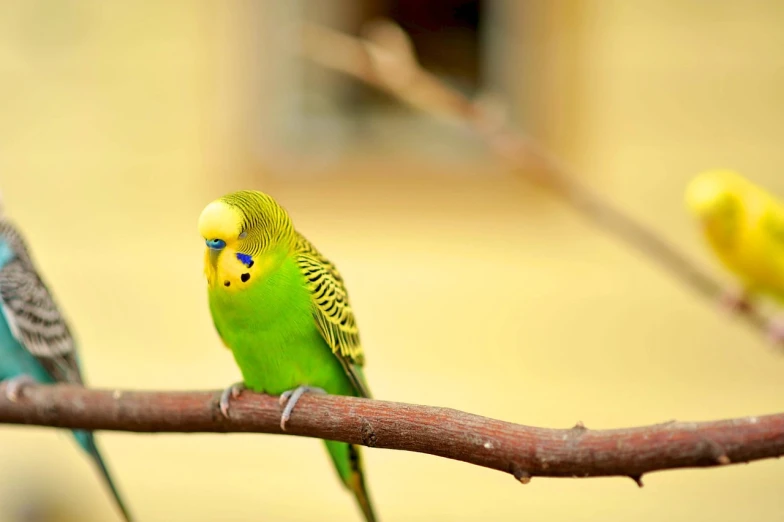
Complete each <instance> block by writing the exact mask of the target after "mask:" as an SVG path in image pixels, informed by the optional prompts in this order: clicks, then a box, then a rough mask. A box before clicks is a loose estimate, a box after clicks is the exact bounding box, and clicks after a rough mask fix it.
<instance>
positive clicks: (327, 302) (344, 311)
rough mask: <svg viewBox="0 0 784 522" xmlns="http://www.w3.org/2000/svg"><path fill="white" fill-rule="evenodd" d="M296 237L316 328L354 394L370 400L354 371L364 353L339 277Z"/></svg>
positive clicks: (329, 264)
mask: <svg viewBox="0 0 784 522" xmlns="http://www.w3.org/2000/svg"><path fill="white" fill-rule="evenodd" d="M298 236H299V237H298V239H297V245H296V250H297V264H298V265H299V268H300V270H302V274H303V275H304V276H305V280H306V283H307V285H308V288H309V289H310V292H311V296H312V301H313V318H314V320H315V321H316V326H317V327H318V330H319V332H320V333H321V336H322V337H323V338H324V340H325V341H326V343H327V345H328V346H329V347H330V349H331V350H332V353H334V354H335V356H336V357H337V358H338V359H339V360H340V363H341V364H342V365H343V368H344V369H345V371H346V374H347V375H348V377H349V378H350V379H351V382H352V384H353V385H354V388H355V389H356V390H357V392H358V393H359V394H360V395H361V396H362V397H370V391H369V390H368V387H367V385H366V384H365V380H364V378H363V377H362V375H361V373H360V372H359V371H358V369H357V368H358V367H361V366H362V365H363V364H364V363H365V354H364V352H363V351H362V344H361V343H360V340H359V328H357V321H356V319H355V318H354V312H353V311H352V310H351V304H350V303H349V300H348V292H347V291H346V287H345V284H344V283H343V278H342V277H341V276H340V272H338V269H337V268H336V267H335V265H333V264H332V263H331V262H330V261H329V260H328V259H327V258H325V257H324V256H323V255H321V253H319V252H318V250H316V248H315V247H314V246H313V245H312V244H310V242H309V241H308V240H307V239H305V238H304V237H302V236H301V235H299V234H298Z"/></svg>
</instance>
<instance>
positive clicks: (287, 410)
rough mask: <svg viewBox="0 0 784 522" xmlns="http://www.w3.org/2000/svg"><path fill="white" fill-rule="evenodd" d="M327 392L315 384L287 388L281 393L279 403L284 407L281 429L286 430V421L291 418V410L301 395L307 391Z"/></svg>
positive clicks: (281, 416)
mask: <svg viewBox="0 0 784 522" xmlns="http://www.w3.org/2000/svg"><path fill="white" fill-rule="evenodd" d="M308 392H310V393H327V392H326V391H324V390H323V389H321V388H316V387H313V386H298V387H296V388H294V389H293V390H286V391H284V392H283V393H281V394H280V398H279V399H278V404H280V406H281V407H283V413H282V414H281V415H280V429H282V430H283V431H286V423H287V422H288V421H289V419H290V418H291V412H292V411H294V406H296V405H297V401H299V399H300V397H302V395H303V394H305V393H308Z"/></svg>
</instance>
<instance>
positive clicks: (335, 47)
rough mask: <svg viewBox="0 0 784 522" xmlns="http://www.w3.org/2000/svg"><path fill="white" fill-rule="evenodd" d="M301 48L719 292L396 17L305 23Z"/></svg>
mask: <svg viewBox="0 0 784 522" xmlns="http://www.w3.org/2000/svg"><path fill="white" fill-rule="evenodd" d="M301 52H302V54H303V55H304V56H305V57H306V58H308V59H310V60H312V61H313V62H315V63H318V64H320V65H322V66H324V67H327V68H329V69H333V70H336V71H340V72H342V73H344V74H347V75H349V76H352V77H354V78H356V79H357V80H360V81H362V82H364V83H366V84H368V85H372V86H374V87H376V88H378V89H380V90H383V91H385V92H387V93H389V94H390V95H392V96H394V97H396V98H398V99H399V100H401V101H403V102H405V103H408V104H410V105H412V106H414V107H416V108H418V109H420V110H422V111H423V112H427V113H430V114H433V115H439V116H446V117H449V118H451V119H454V120H457V121H460V122H463V123H464V124H465V125H466V126H468V127H469V128H471V129H473V130H474V131H475V132H476V133H477V134H478V135H479V136H480V137H481V138H482V139H483V141H484V142H485V143H486V145H487V146H488V148H489V149H490V150H491V151H493V152H494V153H495V154H496V155H497V156H498V157H499V158H500V159H502V160H503V161H504V162H505V163H506V164H508V165H509V167H510V168H511V169H512V170H514V171H515V172H517V173H519V174H521V175H523V176H525V177H526V178H527V179H529V180H531V181H534V182H536V183H538V184H540V185H544V186H546V187H549V188H550V189H551V190H553V191H554V192H555V193H556V194H558V195H559V196H560V197H562V198H563V199H564V200H565V201H566V202H567V203H569V204H570V205H571V206H572V207H574V208H575V209H576V210H577V211H578V212H579V213H581V214H582V215H583V216H584V217H586V218H588V219H589V220H590V221H591V222H593V223H594V224H596V225H597V226H598V227H599V228H601V229H604V230H605V231H607V232H609V233H611V234H613V235H615V236H616V237H617V238H619V239H621V240H623V241H625V242H626V243H628V244H630V245H632V246H633V247H634V248H636V249H637V250H639V251H640V252H642V253H643V254H644V255H646V256H647V257H648V258H650V259H652V260H654V261H656V262H658V263H659V265H660V266H662V267H663V268H665V269H666V270H667V271H668V272H669V273H670V274H672V275H673V276H675V277H676V278H677V279H679V280H680V281H681V282H682V283H684V284H686V285H687V286H689V287H690V288H692V289H693V290H694V291H696V292H697V293H699V294H700V295H702V296H704V297H705V298H707V299H709V300H710V301H712V302H714V303H718V301H719V300H720V298H721V297H722V295H724V293H725V290H724V288H723V286H722V284H721V283H719V282H718V281H717V280H716V279H714V278H713V277H711V276H710V275H709V274H708V273H706V272H705V271H704V270H703V269H701V268H700V267H699V266H698V265H697V264H696V263H695V262H694V261H692V260H690V259H689V258H688V257H687V256H686V255H684V254H683V253H681V252H680V251H678V249H676V248H675V247H674V246H673V245H671V244H670V243H669V242H667V241H666V240H664V239H663V238H661V237H660V236H659V235H658V234H657V233H656V232H654V231H653V230H651V229H650V228H648V227H646V226H645V225H643V224H642V223H640V222H639V221H637V220H636V219H634V218H632V217H630V216H629V215H627V214H625V213H624V212H622V211H621V210H619V209H618V208H616V207H615V206H614V205H613V204H611V203H610V202H608V201H606V200H605V199H604V198H602V197H601V196H599V195H598V194H596V193H594V192H592V191H590V190H589V189H588V188H586V187H584V186H582V185H581V184H580V183H578V182H577V181H576V180H577V179H578V177H577V176H575V175H574V174H573V173H572V172H571V170H570V169H569V168H568V167H567V166H566V165H564V164H563V163H562V162H561V161H560V160H559V159H558V158H557V157H556V156H555V155H554V154H552V153H550V152H548V151H547V150H545V149H544V148H543V147H541V146H540V145H538V144H537V143H536V142H535V141H534V140H532V139H531V138H529V137H527V136H525V135H523V134H521V133H518V132H516V131H515V130H513V129H512V128H510V127H509V126H507V125H505V124H504V122H503V121H502V120H500V119H499V118H497V117H494V116H493V114H492V113H491V112H490V111H488V110H487V109H486V108H485V107H483V106H482V105H481V104H478V103H475V102H473V101H472V100H470V99H469V98H467V97H466V96H464V95H463V94H461V93H460V92H458V91H456V90H455V89H452V88H451V87H449V86H447V85H446V84H444V83H443V82H442V81H440V80H439V79H438V78H437V77H436V76H435V75H433V74H431V73H429V72H427V71H426V70H425V69H423V68H422V67H421V66H420V65H419V64H418V62H417V59H416V56H415V55H414V51H413V47H412V45H411V42H410V41H409V39H408V36H407V35H406V34H405V32H403V30H402V29H400V28H399V27H398V26H397V25H395V24H393V23H391V22H388V21H379V22H375V23H373V24H371V25H369V26H368V28H367V31H366V38H365V39H363V38H356V37H353V36H350V35H347V34H344V33H341V32H338V31H334V30H332V29H329V28H326V27H322V26H318V25H312V24H305V25H304V26H303V45H302V49H301ZM738 313H739V314H741V315H742V316H743V317H745V319H746V320H747V322H748V323H749V324H750V325H751V326H753V327H755V328H756V329H758V330H761V331H764V330H765V328H766V327H767V325H768V319H767V318H766V317H765V315H763V314H762V313H761V312H760V311H759V310H758V309H757V308H756V307H753V306H747V307H743V308H741V309H739V310H738Z"/></svg>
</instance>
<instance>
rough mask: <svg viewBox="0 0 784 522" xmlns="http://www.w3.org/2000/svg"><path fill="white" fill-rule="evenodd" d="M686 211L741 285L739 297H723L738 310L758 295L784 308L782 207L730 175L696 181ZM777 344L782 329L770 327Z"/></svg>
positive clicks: (688, 194) (779, 323) (783, 337)
mask: <svg viewBox="0 0 784 522" xmlns="http://www.w3.org/2000/svg"><path fill="white" fill-rule="evenodd" d="M686 205H687V207H688V208H689V209H690V210H691V212H692V213H693V214H694V215H695V217H696V218H697V219H698V221H699V223H700V225H701V228H702V232H703V235H704V236H705V239H706V240H707V243H708V245H709V246H710V247H711V250H712V251H713V253H714V254H715V255H716V257H718V259H719V260H720V261H721V263H722V264H723V265H724V266H725V267H726V268H727V269H728V270H729V271H730V272H732V273H733V274H734V275H735V276H736V277H737V278H738V279H739V281H740V284H741V287H742V295H741V296H725V298H726V299H727V301H728V304H730V306H733V307H737V306H739V305H741V304H742V303H744V302H745V301H746V299H748V298H751V297H754V296H756V295H767V296H768V297H771V298H772V299H774V300H775V301H777V302H778V303H780V304H781V303H784V203H782V202H781V201H780V200H779V199H777V198H776V197H775V196H773V195H772V194H770V193H768V192H767V191H765V190H764V189H762V188H761V187H759V186H757V185H755V184H753V183H752V182H751V181H749V180H747V179H746V178H744V177H742V176H741V175H739V174H738V173H736V172H733V171H729V170H711V171H706V172H703V173H701V174H699V175H697V176H696V177H695V178H694V179H693V180H692V181H691V182H690V183H689V185H688V187H687V189H686ZM769 333H770V335H771V338H772V339H773V340H775V341H781V340H784V323H782V321H781V320H780V319H777V320H774V321H773V322H771V324H770V332H769Z"/></svg>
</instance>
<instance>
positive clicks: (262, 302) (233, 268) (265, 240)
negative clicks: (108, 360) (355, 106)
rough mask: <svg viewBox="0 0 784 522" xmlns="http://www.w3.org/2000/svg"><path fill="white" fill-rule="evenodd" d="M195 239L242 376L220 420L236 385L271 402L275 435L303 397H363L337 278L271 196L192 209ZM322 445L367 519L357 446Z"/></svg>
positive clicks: (358, 355) (353, 332)
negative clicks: (276, 411)
mask: <svg viewBox="0 0 784 522" xmlns="http://www.w3.org/2000/svg"><path fill="white" fill-rule="evenodd" d="M199 232H200V234H201V236H202V237H203V238H204V240H205V241H206V243H207V248H206V252H205V254H204V268H205V275H206V276H207V287H208V296H209V306H210V312H211V313H212V318H213V322H214V324H215V328H216V329H217V331H218V334H219V335H220V337H221V339H222V340H223V342H224V343H225V344H226V346H227V347H228V348H229V349H230V350H231V351H232V353H233V355H234V359H235V361H236V362H237V365H238V366H239V368H240V371H241V373H242V377H243V382H242V383H241V384H238V385H235V386H233V387H231V388H229V389H227V390H226V392H225V393H224V394H223V397H222V398H221V410H222V411H223V412H224V415H227V414H228V410H229V400H230V398H231V397H236V396H237V394H238V393H240V392H241V390H242V388H243V387H246V388H248V389H250V390H253V391H256V392H264V393H268V394H271V395H281V404H285V408H284V410H283V414H282V417H281V427H282V428H283V429H285V423H286V421H287V420H288V419H289V417H290V415H291V412H292V410H293V408H294V406H295V404H296V402H297V400H298V399H299V398H300V397H301V395H302V394H303V393H305V392H308V391H310V392H314V391H318V392H327V393H330V394H335V395H353V396H358V397H370V392H369V391H368V386H367V383H366V381H365V376H364V374H363V372H362V364H363V362H364V354H363V351H362V345H361V344H360V340H359V331H358V329H357V323H356V321H355V319H354V313H353V312H352V310H351V306H350V304H349V301H348V295H347V293H346V288H345V286H344V284H343V279H342V278H341V276H340V273H339V272H338V270H337V268H335V266H334V265H333V264H332V263H331V262H330V261H329V260H327V259H326V258H325V257H324V256H322V255H321V254H320V253H319V252H318V251H317V250H316V249H315V248H314V247H313V245H311V244H310V242H308V240H307V239H305V238H304V237H303V236H302V235H301V234H300V233H299V232H297V231H296V230H295V229H294V225H293V224H292V222H291V218H290V217H289V215H288V213H287V212H286V211H285V210H284V209H283V208H282V207H281V206H280V205H278V203H277V202H275V200H274V199H272V198H271V197H270V196H268V195H266V194H264V193H261V192H257V191H251V190H243V191H239V192H234V193H232V194H228V195H226V196H223V197H222V198H220V199H217V200H215V201H213V202H212V203H210V204H209V205H207V207H206V208H205V209H204V210H203V211H202V213H201V216H200V217H199ZM325 443H326V445H327V450H328V451H329V454H330V455H331V457H332V460H333V462H334V464H335V467H336V468H337V471H338V474H339V475H340V478H341V480H342V481H343V483H344V484H345V485H346V487H348V488H349V489H350V490H351V491H352V492H353V493H354V495H355V496H356V499H357V501H358V503H359V506H360V508H361V509H362V512H363V514H364V515H365V519H366V520H368V521H373V520H375V515H374V513H373V508H372V505H371V502H370V498H369V497H368V492H367V488H366V486H365V478H364V473H363V467H362V454H361V452H360V448H359V446H356V445H352V444H345V443H341V442H334V441H325Z"/></svg>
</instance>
